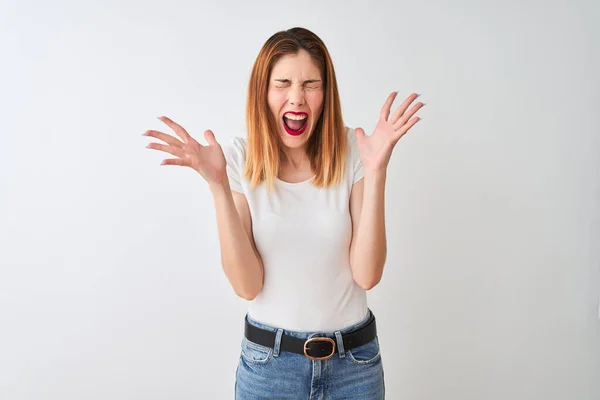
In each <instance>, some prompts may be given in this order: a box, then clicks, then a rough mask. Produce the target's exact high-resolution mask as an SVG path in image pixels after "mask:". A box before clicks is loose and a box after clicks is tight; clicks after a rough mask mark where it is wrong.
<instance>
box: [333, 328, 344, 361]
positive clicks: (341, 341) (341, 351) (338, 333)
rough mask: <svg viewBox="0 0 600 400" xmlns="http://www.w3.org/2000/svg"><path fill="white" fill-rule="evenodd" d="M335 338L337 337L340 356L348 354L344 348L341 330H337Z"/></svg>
mask: <svg viewBox="0 0 600 400" xmlns="http://www.w3.org/2000/svg"><path fill="white" fill-rule="evenodd" d="M335 338H336V339H337V348H338V353H340V358H344V357H345V356H346V352H345V350H344V340H343V339H342V333H341V332H340V331H335Z"/></svg>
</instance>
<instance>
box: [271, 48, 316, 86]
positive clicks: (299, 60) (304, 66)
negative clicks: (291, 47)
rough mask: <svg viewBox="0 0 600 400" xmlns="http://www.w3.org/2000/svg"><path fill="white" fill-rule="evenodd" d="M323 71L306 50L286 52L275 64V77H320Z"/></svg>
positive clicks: (273, 75)
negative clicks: (294, 52) (292, 52)
mask: <svg viewBox="0 0 600 400" xmlns="http://www.w3.org/2000/svg"><path fill="white" fill-rule="evenodd" d="M320 76H321V72H320V71H319V67H318V66H317V64H316V63H315V62H314V61H313V59H312V58H311V56H310V54H308V52H307V51H306V50H300V52H298V54H286V55H285V56H283V57H281V58H280V59H279V60H277V62H276V63H275V65H274V66H273V71H272V72H271V77H273V78H298V79H319V77H320Z"/></svg>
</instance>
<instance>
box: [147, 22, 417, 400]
mask: <svg viewBox="0 0 600 400" xmlns="http://www.w3.org/2000/svg"><path fill="white" fill-rule="evenodd" d="M396 95H397V92H393V93H392V94H391V95H390V96H389V97H388V99H387V101H386V102H385V104H384V106H383V108H382V110H381V113H380V118H379V122H378V124H377V126H376V128H375V131H374V132H373V134H372V135H370V136H365V132H364V131H363V130H362V129H361V128H356V130H354V129H350V128H347V127H345V126H344V123H343V120H342V114H341V107H340V99H339V94H338V88H337V83H336V77H335V72H334V68H333V64H332V62H331V59H330V56H329V53H328V51H327V48H326V47H325V45H324V44H323V42H322V41H321V39H319V38H318V37H317V36H316V35H315V34H314V33H312V32H310V31H308V30H306V29H303V28H293V29H290V30H287V31H281V32H277V33H276V34H274V35H273V36H272V37H271V38H269V39H268V40H267V42H266V43H265V44H264V46H263V48H262V49H261V51H260V53H259V54H258V57H257V59H256V61H255V64H254V67H253V70H252V74H251V77H250V83H249V90H248V99H247V110H246V125H247V138H240V137H236V138H234V139H233V140H232V141H231V142H230V143H228V144H227V145H226V146H223V148H222V147H221V146H220V145H219V143H218V142H217V141H216V139H215V136H214V135H213V132H212V131H210V130H207V131H205V132H204V137H205V138H206V140H207V141H208V146H204V145H201V144H199V143H198V142H196V141H195V140H194V139H193V138H192V137H191V136H190V135H189V134H188V133H187V132H186V130H185V129H184V128H183V127H181V126H180V125H178V124H176V123H175V122H173V121H171V120H170V119H169V118H167V117H161V118H160V119H161V120H162V121H163V122H165V123H166V124H167V125H168V126H169V127H171V128H172V129H173V130H174V131H175V133H176V134H177V135H178V136H179V138H180V139H181V140H179V139H177V138H175V137H173V136H170V135H167V134H165V133H161V132H157V131H148V132H146V133H145V135H147V136H152V137H154V138H157V139H160V140H162V141H164V142H165V143H166V144H158V143H151V144H149V145H148V147H149V148H151V149H156V150H161V151H165V152H167V153H170V154H172V155H174V156H175V157H177V158H170V159H166V160H164V161H163V162H162V164H163V165H180V166H188V167H191V168H193V169H194V170H196V171H197V172H199V173H200V174H201V175H202V176H203V177H204V179H205V180H206V181H207V182H208V183H209V186H210V190H211V192H212V195H213V198H214V202H215V207H216V214H217V226H218V233H219V242H220V247H221V257H222V266H223V269H224V272H225V274H226V276H227V278H228V279H229V282H230V283H231V286H232V288H233V290H234V291H235V293H236V294H237V295H238V296H241V297H243V298H245V299H247V300H250V301H251V302H250V303H249V308H248V312H247V313H246V320H245V332H244V336H243V338H242V342H241V354H240V359H239V364H238V368H237V372H236V384H235V392H236V399H257V398H268V399H271V398H277V399H283V398H286V399H307V398H310V399H323V398H327V399H330V398H331V399H334V398H352V399H382V398H383V397H384V392H385V385H384V380H383V379H384V376H383V365H382V361H381V355H380V349H379V341H378V337H377V331H376V327H375V317H374V315H373V313H372V311H371V310H370V309H369V308H368V306H367V298H366V291H367V290H369V289H371V288H372V287H373V286H375V285H376V284H377V283H378V282H379V281H380V279H381V276H382V272H383V266H384V262H385V258H386V236H385V222H384V188H385V180H386V168H387V165H388V162H389V159H390V155H391V153H392V149H393V147H394V145H395V144H396V142H397V141H398V140H399V139H400V138H401V137H402V136H403V135H404V134H405V133H406V132H407V131H408V130H409V129H410V128H411V127H412V126H413V125H414V124H415V123H416V122H417V121H418V120H419V117H417V116H414V114H415V113H416V112H417V111H418V110H419V109H420V108H421V107H422V106H423V103H416V104H415V105H413V106H412V107H411V108H410V110H408V107H409V106H410V105H411V104H412V103H413V102H414V101H415V99H416V98H417V97H418V96H419V95H417V94H416V93H413V94H412V95H410V96H409V97H408V98H407V99H406V100H405V101H404V102H403V103H402V105H401V106H400V107H399V108H398V109H397V110H396V111H395V112H394V113H393V114H392V115H390V108H391V105H392V103H393V101H394V99H395V97H396ZM407 110H408V111H407Z"/></svg>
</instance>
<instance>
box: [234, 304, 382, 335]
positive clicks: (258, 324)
mask: <svg viewBox="0 0 600 400" xmlns="http://www.w3.org/2000/svg"><path fill="white" fill-rule="evenodd" d="M367 311H368V312H367V315H366V316H365V317H364V318H363V319H362V320H360V321H359V322H357V323H356V324H354V325H350V326H347V327H345V328H343V329H339V330H337V331H329V332H318V331H315V332H298V331H290V330H286V329H281V330H282V333H283V334H285V335H288V336H293V337H297V338H300V339H309V338H311V337H314V336H319V337H330V338H335V337H336V336H337V335H336V333H339V334H341V335H344V334H346V333H348V332H352V331H355V330H357V329H360V328H362V327H364V326H366V325H367V322H368V321H369V319H370V318H371V315H372V314H373V311H372V310H371V309H370V308H367ZM246 317H247V318H248V323H249V324H250V325H253V326H256V327H258V328H261V329H265V330H268V331H271V332H277V331H279V330H280V328H278V327H274V326H270V325H266V324H263V323H261V322H258V321H256V320H254V319H252V318H251V317H250V316H249V315H248V314H247V313H246Z"/></svg>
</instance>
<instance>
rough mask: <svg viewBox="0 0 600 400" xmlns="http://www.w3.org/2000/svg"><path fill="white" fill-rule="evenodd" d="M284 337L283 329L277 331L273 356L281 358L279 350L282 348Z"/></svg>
mask: <svg viewBox="0 0 600 400" xmlns="http://www.w3.org/2000/svg"><path fill="white" fill-rule="evenodd" d="M282 335H283V328H279V329H277V334H276V335H275V344H274V345H273V356H274V357H279V348H280V347H281V336H282Z"/></svg>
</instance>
